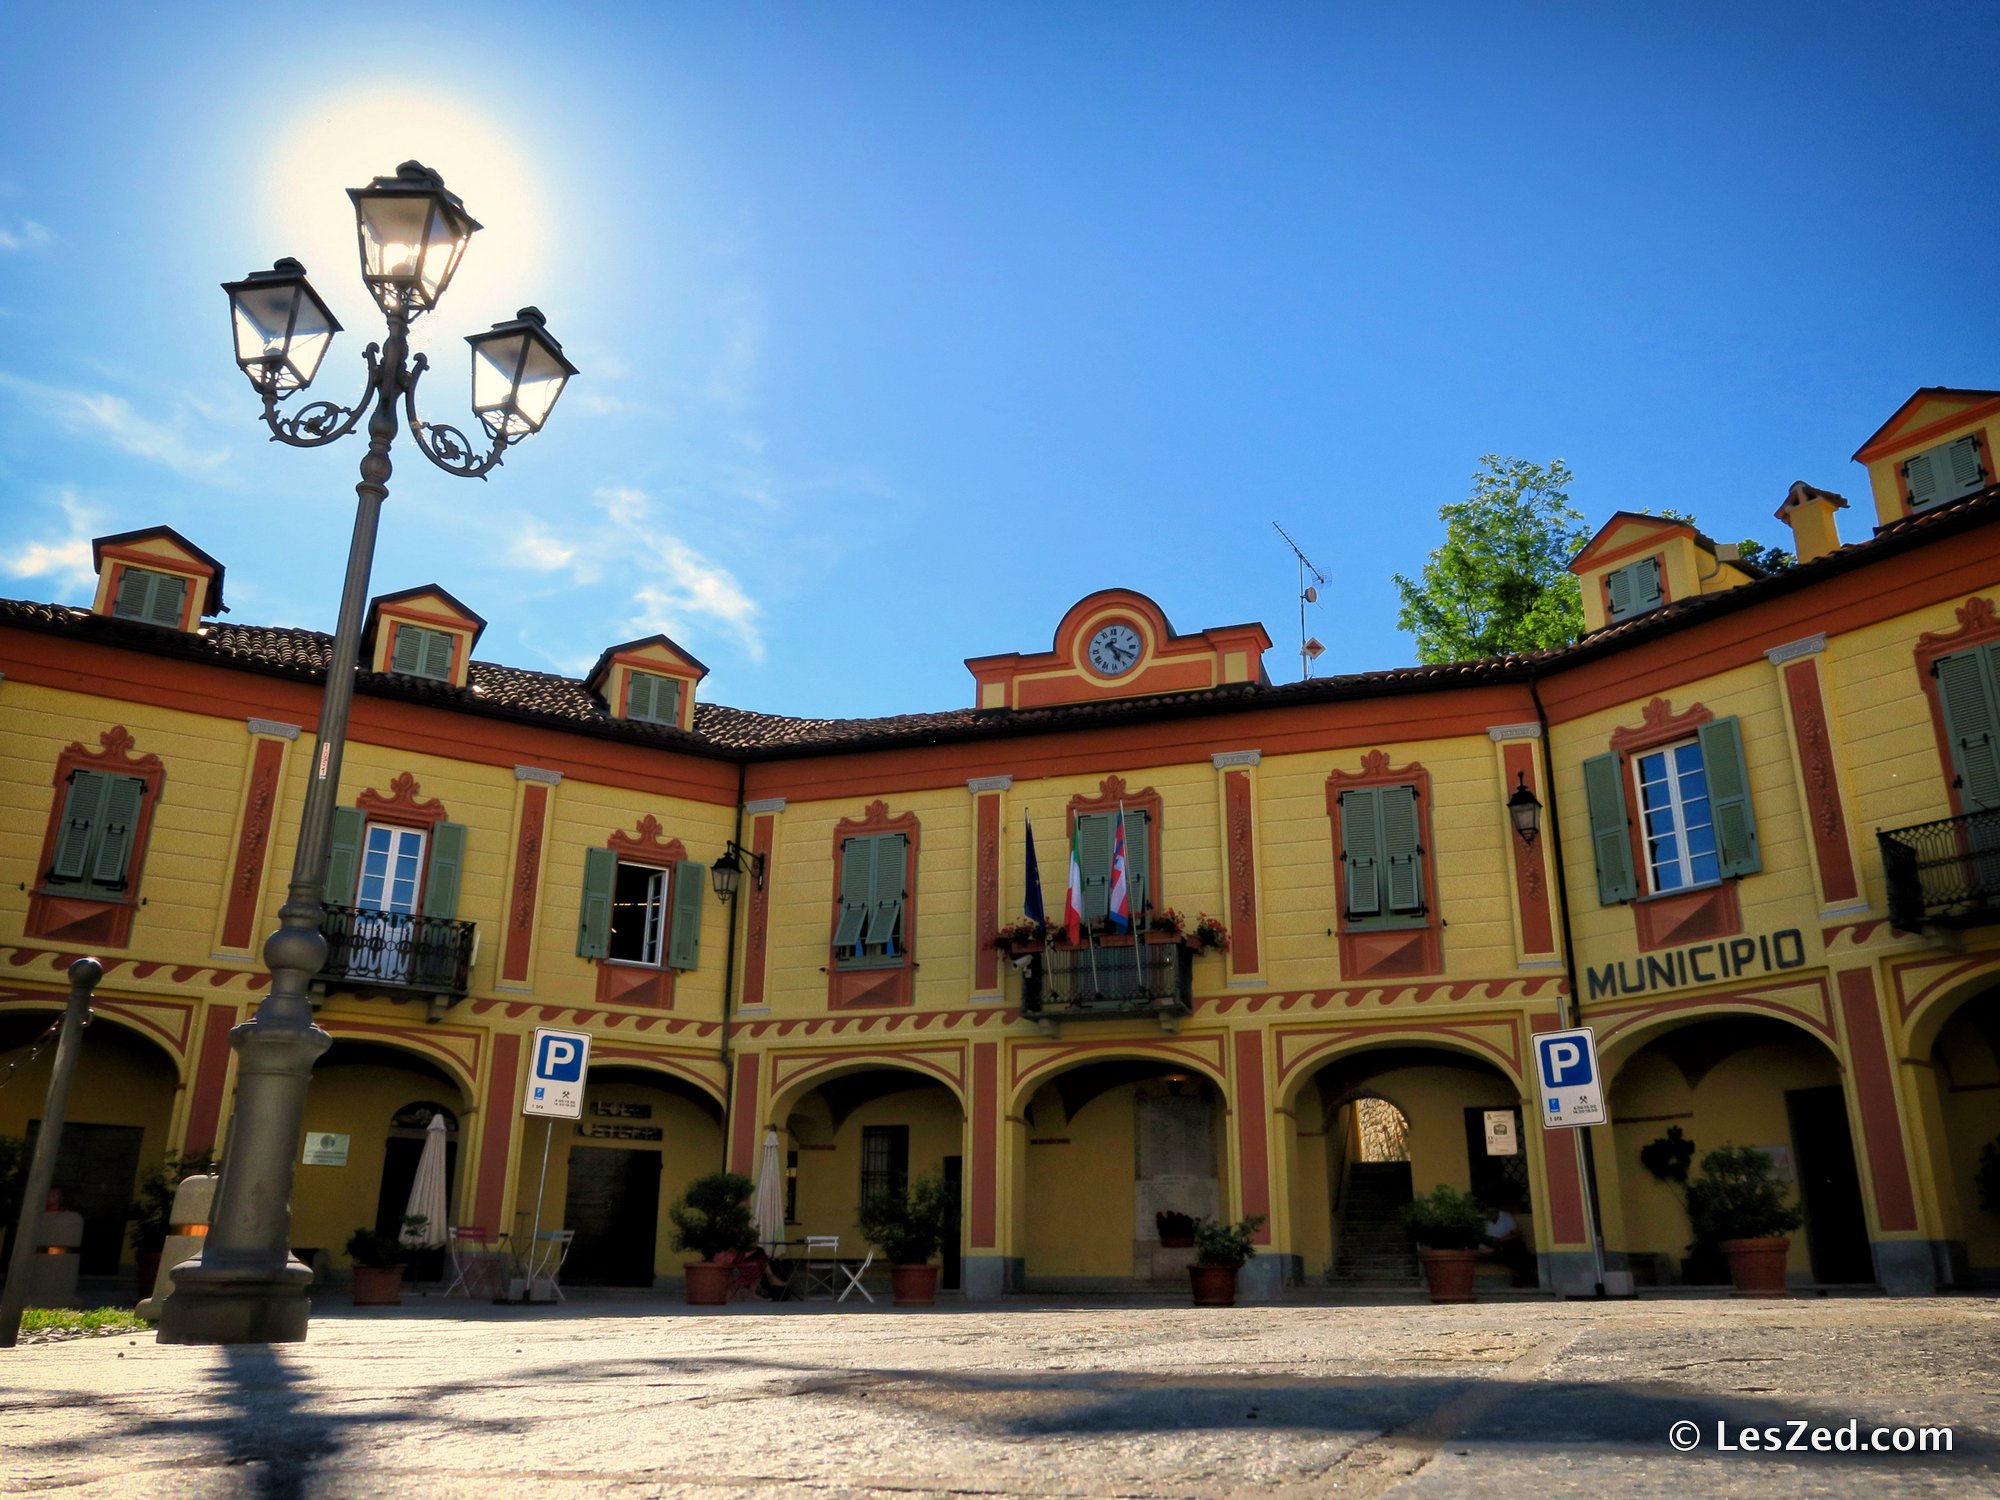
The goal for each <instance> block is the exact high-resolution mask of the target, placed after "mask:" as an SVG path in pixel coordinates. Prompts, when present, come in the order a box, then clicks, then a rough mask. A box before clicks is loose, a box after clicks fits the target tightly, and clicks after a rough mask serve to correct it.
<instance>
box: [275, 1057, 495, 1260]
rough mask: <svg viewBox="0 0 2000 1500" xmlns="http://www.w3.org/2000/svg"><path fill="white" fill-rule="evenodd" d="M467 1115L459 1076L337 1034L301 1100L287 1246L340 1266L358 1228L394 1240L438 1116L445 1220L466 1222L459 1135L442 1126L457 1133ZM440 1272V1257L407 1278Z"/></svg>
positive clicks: (437, 1064)
mask: <svg viewBox="0 0 2000 1500" xmlns="http://www.w3.org/2000/svg"><path fill="white" fill-rule="evenodd" d="M472 1106H473V1100H472V1097H471V1094H470V1091H469V1090H468V1089H467V1088H466V1087H465V1086H464V1084H463V1083H462V1082H461V1081H460V1079H459V1077H458V1075H457V1073H456V1071H455V1070H453V1069H449V1068H447V1067H446V1066H445V1065H444V1064H443V1063H442V1062H441V1061H440V1060H438V1059H436V1058H434V1057H431V1056H429V1055H427V1054H426V1053H425V1052H423V1051H420V1050H418V1049H416V1048H414V1047H407V1046H402V1045H399V1044H397V1043H394V1042H391V1041H387V1040H379V1041H378V1040H372V1039H371V1040H361V1039H358V1038H354V1037H348V1036H341V1035H336V1036H335V1038H334V1041H333V1045H332V1046H331V1047H329V1048H327V1050H326V1051H325V1052H324V1053H323V1054H321V1056H320V1059H319V1061H318V1062H317V1063H315V1064H314V1066H313V1071H312V1081H311V1083H310V1084H309V1085H308V1087H307V1091H306V1113H305V1131H304V1138H303V1140H302V1142H301V1148H302V1149H301V1151H300V1154H299V1156H298V1158H297V1160H298V1161H299V1167H298V1172H297V1176H296V1177H295V1178H294V1180H293V1181H294V1185H293V1189H292V1238H293V1243H294V1244H295V1245H296V1246H297V1247H298V1248H299V1249H300V1250H301V1252H305V1251H317V1252H321V1254H322V1256H323V1257H324V1260H336V1259H342V1260H344V1256H345V1246H346V1244H347V1240H348V1237H349V1236H350V1235H351V1234H353V1233H354V1231H355V1230H357V1229H362V1228H372V1229H375V1230H376V1231H377V1232H379V1233H382V1234H389V1235H394V1234H396V1233H399V1232H400V1230H401V1228H402V1221H403V1213H404V1211H405V1209H406V1208H407V1207H408V1205H409V1198H410V1186H411V1183H412V1182H413V1181H414V1179H415V1177H416V1169H417V1159H418V1157H419V1156H420V1155H422V1152H423V1144H424V1143H423V1133H424V1127H425V1126H426V1125H428V1123H429V1120H430V1116H431V1114H432V1113H434V1112H436V1111H440V1110H441V1111H443V1112H444V1114H445V1117H446V1120H447V1124H448V1133H447V1137H446V1197H445V1210H446V1217H447V1218H448V1219H449V1220H450V1223H451V1224H458V1223H461V1222H463V1214H462V1211H461V1208H460V1203H461V1199H462V1198H463V1195H464V1193H465V1191H466V1185H465V1183H464V1181H463V1174H462V1173H461V1172H460V1171H459V1170H458V1168H459V1154H458V1147H459V1141H460V1138H461V1134H460V1131H459V1130H458V1129H451V1128H449V1127H452V1126H458V1125H461V1124H462V1123H463V1122H464V1120H465V1117H466V1115H467V1114H468V1113H469V1112H470V1111H471V1109H472ZM419 1120H421V1122H422V1123H418V1121H419ZM444 1227H446V1228H449V1227H450V1225H446V1226H444ZM442 1266H443V1257H442V1256H441V1255H439V1256H434V1257H431V1258H429V1259H428V1260H426V1261H425V1262H424V1263H422V1264H419V1265H417V1266H416V1267H414V1268H413V1270H412V1273H411V1275H412V1278H413V1279H423V1278H425V1277H427V1276H434V1275H435V1274H436V1273H437V1272H438V1271H439V1270H441V1269H442Z"/></svg>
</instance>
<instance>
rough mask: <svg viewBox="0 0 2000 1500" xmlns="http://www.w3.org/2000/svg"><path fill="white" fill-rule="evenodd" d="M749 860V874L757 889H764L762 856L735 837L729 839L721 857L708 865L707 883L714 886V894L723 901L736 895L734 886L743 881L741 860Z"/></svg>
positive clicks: (732, 898)
mask: <svg viewBox="0 0 2000 1500" xmlns="http://www.w3.org/2000/svg"><path fill="white" fill-rule="evenodd" d="M746 859H747V860H749V861H750V876H751V878H752V879H753V880H755V881H756V882H757V889H758V890H760V891H761V890H763V889H764V856H763V855H761V854H758V853H756V852H755V851H753V850H750V849H745V848H744V847H743V846H742V845H741V844H739V843H737V842H736V840H735V839H731V840H729V842H728V844H727V845H726V846H725V847H724V849H723V851H722V858H720V859H718V860H717V861H716V862H715V863H714V864H712V865H710V866H709V867H708V881H709V884H710V885H712V886H714V887H715V894H716V895H717V896H719V897H720V898H721V899H722V900H724V901H732V900H734V899H735V897H736V888H737V887H738V886H739V885H741V884H742V883H743V861H744V860H746Z"/></svg>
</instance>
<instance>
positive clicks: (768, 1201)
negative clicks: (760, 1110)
mask: <svg viewBox="0 0 2000 1500" xmlns="http://www.w3.org/2000/svg"><path fill="white" fill-rule="evenodd" d="M751 1212H752V1213H753V1214H754V1215H755V1217H756V1220H757V1240H758V1243H760V1244H761V1245H763V1247H764V1248H765V1250H767V1251H769V1252H770V1253H771V1254H773V1255H776V1254H777V1253H778V1245H779V1242H780V1241H782V1240H783V1239H784V1237H785V1164H784V1161H783V1160H782V1158H781V1157H780V1155H779V1152H778V1130H777V1127H776V1126H771V1127H769V1128H767V1129H766V1130H765V1132H764V1159H763V1162H762V1163H761V1164H760V1165H759V1166H758V1168H757V1196H756V1197H755V1198H754V1199H752V1200H751Z"/></svg>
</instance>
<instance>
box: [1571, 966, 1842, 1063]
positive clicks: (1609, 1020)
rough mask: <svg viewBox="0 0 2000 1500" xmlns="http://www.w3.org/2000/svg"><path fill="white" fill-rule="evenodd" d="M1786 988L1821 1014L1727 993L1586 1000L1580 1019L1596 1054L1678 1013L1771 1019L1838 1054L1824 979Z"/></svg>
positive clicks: (1752, 994)
mask: <svg viewBox="0 0 2000 1500" xmlns="http://www.w3.org/2000/svg"><path fill="white" fill-rule="evenodd" d="M1787 988H1789V989H1790V990H1791V991H1792V992H1793V993H1798V992H1800V991H1802V990H1809V991H1811V992H1812V993H1813V994H1815V995H1816V996H1818V998H1819V1003H1820V1007H1821V1013H1820V1014H1819V1015H1814V1014H1812V1013H1811V1012H1810V1011H1804V1010H1800V1009H1799V1008H1798V1007H1797V1006H1796V1005H1793V1004H1788V1003H1786V1002H1785V1001H1783V1000H1775V999H1772V998H1770V997H1769V996H1768V995H1767V994H1765V993H1763V992H1761V991H1757V990H1730V991H1726V992H1725V993H1722V994H1706V995H1677V996H1675V997H1674V998H1673V999H1670V1000H1620V1001H1613V1000H1586V1001H1585V1002H1584V1005H1583V1011H1584V1017H1583V1018H1584V1020H1585V1021H1586V1022H1587V1023H1589V1024H1590V1025H1593V1026H1595V1027H1596V1028H1597V1049H1598V1051H1599V1052H1600V1053H1601V1052H1603V1051H1604V1050H1605V1049H1606V1048H1607V1047H1608V1045H1609V1044H1610V1042H1611V1041H1612V1040H1613V1039H1614V1038H1616V1037H1620V1036H1623V1035H1624V1034H1625V1033H1626V1032H1628V1031H1631V1030H1632V1029H1633V1028H1634V1027H1639V1026H1649V1025H1650V1024H1651V1023H1653V1022H1654V1021H1657V1020H1659V1019H1660V1018H1661V1017H1662V1016H1672V1015H1677V1014H1679V1013H1680V1012H1682V1011H1702V1012H1705V1013H1713V1014H1730V1013H1739V1014H1752V1013H1754V1014H1757V1015H1766V1016H1775V1017H1777V1018H1778V1019H1779V1020H1781V1021H1790V1022H1791V1023H1792V1024H1793V1025H1794V1026H1797V1027H1800V1028H1801V1029H1802V1030H1806V1031H1810V1032H1813V1033H1815V1034H1816V1035H1817V1036H1818V1037H1819V1038H1820V1039H1821V1040H1822V1041H1824V1042H1825V1043H1826V1045H1827V1046H1828V1047H1830V1048H1834V1049H1835V1050H1838V1044H1837V1043H1836V1041H1835V1039H1834V1035H1833V1022H1832V1020H1831V1019H1830V1015H1829V1011H1830V1006H1831V1001H1830V1000H1829V998H1828V991H1827V982H1826V980H1825V978H1824V977H1823V976H1817V975H1816V976H1813V977H1811V978H1808V979H1804V980H1802V981H1800V982H1799V983H1797V984H1794V985H1791V986H1788V987H1787Z"/></svg>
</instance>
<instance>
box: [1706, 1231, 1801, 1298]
mask: <svg viewBox="0 0 2000 1500" xmlns="http://www.w3.org/2000/svg"><path fill="white" fill-rule="evenodd" d="M1791 1248H1792V1242H1791V1240H1790V1239H1789V1238H1787V1237H1786V1236H1784V1235H1781V1234H1780V1235H1769V1236H1766V1237H1765V1238H1763V1239H1755V1240H1724V1241H1723V1242H1722V1253H1723V1254H1724V1255H1726V1256H1728V1257H1729V1280H1730V1284H1731V1285H1732V1286H1734V1287H1735V1288H1736V1295H1737V1296H1739V1297H1787V1296H1790V1295H1791V1294H1790V1293H1789V1292H1787V1291H1786V1290H1785V1256H1786V1255H1787V1254H1788V1253H1789V1252H1790V1250H1791Z"/></svg>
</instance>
